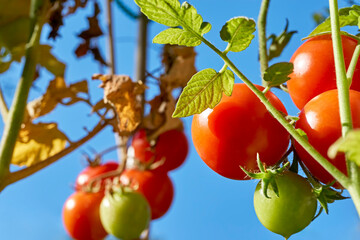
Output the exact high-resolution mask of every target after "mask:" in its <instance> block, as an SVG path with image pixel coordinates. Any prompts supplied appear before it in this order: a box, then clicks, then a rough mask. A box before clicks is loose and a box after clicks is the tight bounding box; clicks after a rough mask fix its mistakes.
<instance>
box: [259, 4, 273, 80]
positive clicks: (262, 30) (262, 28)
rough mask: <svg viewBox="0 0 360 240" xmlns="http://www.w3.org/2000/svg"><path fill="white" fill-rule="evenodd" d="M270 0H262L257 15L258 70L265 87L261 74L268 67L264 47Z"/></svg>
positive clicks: (265, 48)
mask: <svg viewBox="0 0 360 240" xmlns="http://www.w3.org/2000/svg"><path fill="white" fill-rule="evenodd" d="M269 4H270V0H263V1H262V3H261V7H260V12H259V17H258V21H257V22H258V24H257V25H258V36H259V58H260V72H261V79H262V85H263V86H264V87H266V86H267V85H268V83H267V82H266V81H264V79H263V76H264V72H265V70H266V69H267V68H268V62H269V60H268V59H269V57H268V53H267V47H266V42H267V41H266V40H267V39H266V17H267V13H268V9H269Z"/></svg>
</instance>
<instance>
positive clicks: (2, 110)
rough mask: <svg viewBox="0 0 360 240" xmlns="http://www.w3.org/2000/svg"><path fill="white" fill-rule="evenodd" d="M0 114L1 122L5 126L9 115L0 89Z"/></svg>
mask: <svg viewBox="0 0 360 240" xmlns="http://www.w3.org/2000/svg"><path fill="white" fill-rule="evenodd" d="M0 113H1V116H2V119H3V122H4V123H5V124H6V121H7V117H8V115H9V109H8V107H7V105H6V102H5V99H4V95H3V92H2V90H1V88H0Z"/></svg>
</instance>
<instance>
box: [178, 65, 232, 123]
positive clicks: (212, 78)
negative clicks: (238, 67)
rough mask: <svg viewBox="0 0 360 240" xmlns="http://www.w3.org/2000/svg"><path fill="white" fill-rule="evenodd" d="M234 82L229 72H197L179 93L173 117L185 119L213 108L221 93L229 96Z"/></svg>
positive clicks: (209, 70)
mask: <svg viewBox="0 0 360 240" xmlns="http://www.w3.org/2000/svg"><path fill="white" fill-rule="evenodd" d="M234 81H235V77H234V74H233V72H232V71H230V70H225V71H224V72H222V73H218V72H216V71H215V70H214V69H210V68H208V69H204V70H202V71H200V72H198V73H197V74H195V75H194V76H193V77H192V78H191V79H190V81H189V82H188V84H187V86H186V87H185V88H184V90H183V92H182V93H181V95H180V98H179V101H178V103H177V105H176V109H175V112H174V113H173V117H187V116H190V115H193V114H197V113H201V112H203V111H204V110H206V109H207V108H214V107H215V106H216V104H218V103H219V102H220V100H221V97H222V93H223V92H224V93H225V94H226V95H227V96H230V95H231V93H232V89H233V86H234Z"/></svg>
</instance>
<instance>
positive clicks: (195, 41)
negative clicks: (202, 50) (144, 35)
mask: <svg viewBox="0 0 360 240" xmlns="http://www.w3.org/2000/svg"><path fill="white" fill-rule="evenodd" d="M153 43H160V44H172V45H175V44H177V45H181V46H187V47H195V46H198V45H200V44H201V40H199V38H197V37H196V36H194V35H193V34H192V33H190V32H188V31H185V30H183V29H180V28H169V29H166V30H164V31H162V32H160V33H159V34H158V35H156V36H155V37H154V39H153Z"/></svg>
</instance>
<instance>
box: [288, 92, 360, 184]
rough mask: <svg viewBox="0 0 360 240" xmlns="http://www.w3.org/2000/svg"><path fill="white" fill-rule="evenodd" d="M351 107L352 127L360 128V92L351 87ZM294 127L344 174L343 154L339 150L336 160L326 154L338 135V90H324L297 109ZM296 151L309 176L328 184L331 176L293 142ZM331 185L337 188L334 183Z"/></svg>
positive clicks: (345, 172)
mask: <svg viewBox="0 0 360 240" xmlns="http://www.w3.org/2000/svg"><path fill="white" fill-rule="evenodd" d="M350 106H351V114H352V119H353V125H354V128H360V92H357V91H354V90H350ZM295 126H296V128H300V129H302V130H303V131H304V132H305V133H306V134H307V137H308V140H309V143H310V144H312V145H313V146H314V147H315V149H316V150H317V151H319V153H320V154H321V155H323V156H324V157H325V158H327V159H328V160H329V161H330V162H331V163H332V164H333V165H334V166H335V167H337V168H338V169H339V170H340V171H341V172H343V173H344V174H347V170H346V162H345V157H344V154H342V153H339V154H338V155H337V156H336V158H335V159H329V157H327V151H328V149H329V147H330V146H331V145H332V144H333V143H334V142H335V141H336V140H337V139H338V138H340V137H341V124H340V116H339V101H338V92H337V90H336V89H335V90H330V91H327V92H324V93H322V94H320V95H318V96H317V97H315V98H313V99H312V100H311V101H310V102H308V103H307V104H306V105H305V107H304V109H303V110H302V111H301V112H300V115H299V120H298V121H297V122H296V125H295ZM294 146H295V149H296V152H297V153H298V155H299V157H300V159H301V161H303V162H304V164H305V165H306V167H307V168H308V169H309V171H310V172H311V174H312V175H314V176H315V177H316V178H317V179H318V180H320V181H321V182H323V183H326V184H328V183H331V182H332V181H333V180H334V178H333V177H332V176H331V175H330V174H329V173H328V172H327V171H326V170H325V169H324V168H323V167H321V166H320V164H319V163H317V162H316V161H315V159H313V158H312V157H311V156H310V155H309V154H308V153H307V152H306V151H305V149H303V148H302V147H301V146H300V145H299V144H298V143H297V142H296V141H294ZM334 187H337V188H340V187H341V185H340V184H339V183H336V184H335V185H334Z"/></svg>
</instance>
